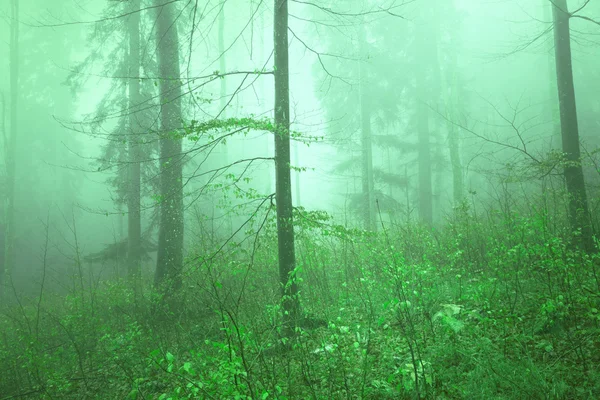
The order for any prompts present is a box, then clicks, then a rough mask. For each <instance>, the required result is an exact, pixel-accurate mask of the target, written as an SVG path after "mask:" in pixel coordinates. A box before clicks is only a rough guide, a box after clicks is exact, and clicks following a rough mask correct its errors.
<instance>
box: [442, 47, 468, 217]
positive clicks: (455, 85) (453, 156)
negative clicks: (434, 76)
mask: <svg viewBox="0 0 600 400" xmlns="http://www.w3.org/2000/svg"><path fill="white" fill-rule="evenodd" d="M448 58H449V59H448V61H447V66H446V76H445V78H446V82H445V85H444V91H445V92H446V93H447V96H446V104H447V108H448V109H449V111H450V113H449V114H448V115H447V116H446V118H447V119H448V120H449V121H448V122H447V124H446V128H447V129H448V150H449V153H450V164H451V165H452V192H453V199H454V206H457V205H459V204H460V203H461V202H462V201H463V200H464V196H465V183H464V175H463V168H462V161H461V157H460V129H459V128H458V127H457V126H456V124H454V123H452V122H451V119H452V118H456V107H457V105H458V104H463V103H462V101H464V98H463V96H462V93H461V85H460V82H459V79H458V77H457V71H456V68H457V59H456V54H455V53H454V52H450V54H449V55H448Z"/></svg>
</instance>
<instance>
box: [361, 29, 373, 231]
mask: <svg viewBox="0 0 600 400" xmlns="http://www.w3.org/2000/svg"><path fill="white" fill-rule="evenodd" d="M358 40H359V52H360V60H359V64H358V75H359V83H358V84H359V90H360V94H359V96H360V124H361V129H360V131H361V161H362V168H361V176H362V198H363V201H362V208H363V210H362V211H363V223H364V229H365V230H367V231H374V230H376V226H375V198H374V196H375V194H374V191H375V187H374V186H375V185H374V182H373V144H372V137H371V106H370V104H369V99H368V96H367V94H366V93H367V92H368V90H367V87H368V86H369V85H368V82H367V79H366V76H367V74H366V73H365V71H364V67H363V62H364V61H365V60H366V59H367V54H366V49H365V41H366V40H367V38H366V33H365V29H364V26H363V25H362V24H361V28H360V37H359V38H358Z"/></svg>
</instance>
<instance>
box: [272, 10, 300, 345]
mask: <svg viewBox="0 0 600 400" xmlns="http://www.w3.org/2000/svg"><path fill="white" fill-rule="evenodd" d="M274 14H275V15H274V45H275V133H274V136H275V190H276V192H275V199H276V202H277V245H278V246H277V248H278V253H279V279H280V283H281V286H282V293H281V294H282V306H283V322H284V327H285V330H286V331H287V332H286V334H287V335H288V336H289V335H290V334H291V333H292V332H293V329H294V328H295V326H296V324H297V322H298V317H299V315H300V301H299V299H298V284H297V279H296V276H295V274H294V269H295V266H296V254H295V247H294V220H293V206H292V183H291V172H290V83H289V58H288V2H287V0H275V9H274Z"/></svg>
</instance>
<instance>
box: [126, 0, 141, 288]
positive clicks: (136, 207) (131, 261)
mask: <svg viewBox="0 0 600 400" xmlns="http://www.w3.org/2000/svg"><path fill="white" fill-rule="evenodd" d="M140 8H141V6H140V0H131V6H130V11H131V12H132V14H131V15H130V16H129V27H128V28H129V140H128V141H127V144H128V151H127V154H128V157H129V160H128V166H129V190H128V193H127V209H128V210H127V211H128V213H127V266H128V272H129V277H130V278H132V279H133V280H134V285H135V286H136V288H137V283H139V281H140V278H141V275H142V265H141V262H142V260H141V252H142V246H141V241H142V221H141V207H140V202H141V200H140V197H141V196H140V185H141V172H140V160H141V156H140V150H141V145H142V141H141V137H140V135H141V133H142V132H141V124H140V121H139V118H140V115H139V114H138V113H136V112H134V110H135V109H136V108H138V107H139V105H140V103H141V94H140V79H139V76H140V12H141V11H140Z"/></svg>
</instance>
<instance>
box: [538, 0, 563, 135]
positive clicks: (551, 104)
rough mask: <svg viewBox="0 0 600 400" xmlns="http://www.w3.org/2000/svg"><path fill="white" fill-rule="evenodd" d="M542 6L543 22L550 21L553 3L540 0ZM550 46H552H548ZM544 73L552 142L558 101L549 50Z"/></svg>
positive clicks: (557, 129) (557, 122) (556, 128)
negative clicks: (546, 76) (545, 74)
mask: <svg viewBox="0 0 600 400" xmlns="http://www.w3.org/2000/svg"><path fill="white" fill-rule="evenodd" d="M542 3H543V4H542V8H543V20H544V22H550V21H551V19H552V8H553V5H552V3H551V2H549V1H548V0H542ZM550 48H552V46H550ZM546 63H547V65H546V69H547V71H546V73H547V74H548V85H547V87H546V88H547V90H548V105H547V107H546V110H547V114H548V117H550V118H551V122H552V142H554V141H557V140H560V113H559V111H558V102H557V101H556V100H557V98H556V96H555V94H556V90H557V88H556V79H554V78H555V77H556V65H555V57H554V56H553V55H552V53H551V52H548V56H547V58H546Z"/></svg>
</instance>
